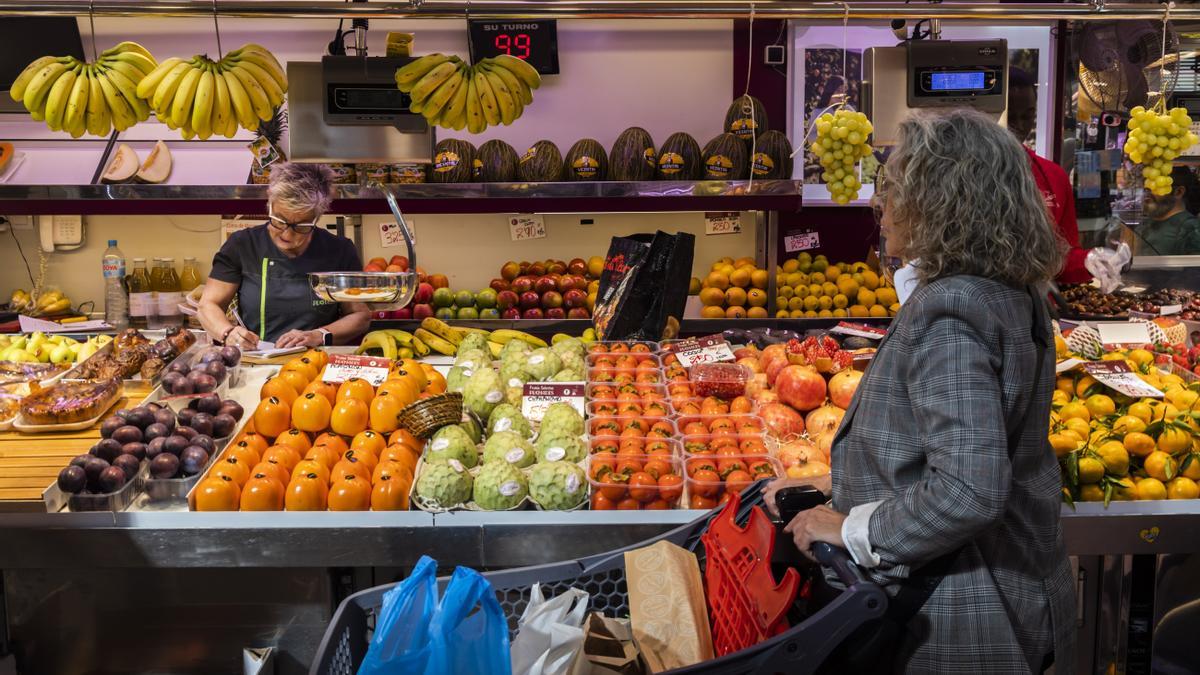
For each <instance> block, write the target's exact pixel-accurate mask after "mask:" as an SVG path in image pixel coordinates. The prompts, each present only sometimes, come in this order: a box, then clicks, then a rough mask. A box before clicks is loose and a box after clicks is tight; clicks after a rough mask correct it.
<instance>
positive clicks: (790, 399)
mask: <svg viewBox="0 0 1200 675" xmlns="http://www.w3.org/2000/svg"><path fill="white" fill-rule="evenodd" d="M767 377H770V372H769V371H768V373H767ZM774 386H775V391H776V392H777V393H778V394H779V400H780V401H782V402H784V403H786V404H787V405H790V406H792V407H793V408H795V409H796V410H799V411H800V412H808V411H809V410H813V409H814V408H816V407H817V406H819V405H821V404H822V403H824V402H825V393H826V386H825V378H824V377H821V374H820V373H818V372H817V369H816V368H812V367H810V366H794V365H793V366H788V367H786V368H784V369H783V370H780V371H779V374H778V375H776V377H775V385H774Z"/></svg>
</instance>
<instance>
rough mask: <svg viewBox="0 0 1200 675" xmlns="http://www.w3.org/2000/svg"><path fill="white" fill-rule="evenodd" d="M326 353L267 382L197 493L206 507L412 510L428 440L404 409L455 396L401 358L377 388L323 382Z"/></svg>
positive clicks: (200, 506) (199, 506) (295, 362)
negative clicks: (402, 415)
mask: <svg viewBox="0 0 1200 675" xmlns="http://www.w3.org/2000/svg"><path fill="white" fill-rule="evenodd" d="M325 365H326V356H325V354H324V353H323V352H320V351H317V350H314V351H311V352H308V353H306V354H304V355H303V356H300V357H297V358H296V359H292V360H291V361H289V362H287V363H286V364H284V366H283V368H282V369H281V370H280V372H279V374H278V375H276V376H275V377H273V378H271V379H269V380H267V382H266V383H265V384H264V385H263V388H262V391H261V392H260V395H261V397H262V400H261V401H260V402H259V405H258V407H257V408H256V409H255V411H254V415H253V417H252V419H251V421H250V422H249V423H248V424H247V426H246V430H245V431H243V433H242V434H241V435H240V436H239V437H238V438H237V439H236V440H235V441H234V442H233V443H232V444H231V445H230V446H229V448H228V449H226V451H225V452H224V453H223V454H222V456H221V459H220V460H219V461H218V462H217V463H216V464H215V465H214V466H213V468H212V469H211V470H210V471H209V472H208V474H207V475H206V476H205V479H204V480H203V481H202V482H201V483H200V485H198V486H197V487H196V490H195V493H194V495H195V500H194V504H193V506H194V508H195V509H196V510H198V511H237V510H241V511H280V510H283V509H286V510H288V511H324V510H326V509H328V510H330V511H366V510H368V509H371V510H375V511H389V510H405V509H407V508H408V493H409V489H410V487H411V486H412V481H413V472H414V471H415V469H416V464H417V460H418V458H419V457H420V456H421V450H422V448H423V447H424V443H423V442H422V441H421V440H420V439H418V438H416V437H415V436H413V435H412V434H411V433H410V432H409V431H408V430H407V429H404V428H403V427H401V426H400V424H399V421H398V420H397V415H398V414H399V412H400V411H401V410H402V409H403V408H404V407H405V406H407V405H408V404H410V403H412V402H413V401H416V400H417V399H419V398H423V397H427V396H432V395H434V394H438V393H442V392H443V391H445V386H446V385H445V380H444V379H442V376H441V375H440V374H438V373H436V372H435V371H433V369H432V368H430V367H422V364H419V363H417V362H415V361H411V360H407V361H406V360H401V361H397V362H396V364H395V365H394V366H393V367H392V369H391V372H390V373H389V375H388V378H387V379H386V380H384V382H383V383H382V384H380V386H379V387H378V389H376V388H375V387H374V386H372V385H371V384H370V383H369V382H367V381H366V380H362V379H359V378H352V379H349V380H347V381H345V382H342V383H340V384H335V383H328V382H323V381H322V380H321V379H320V377H319V374H320V373H321V372H322V370H323V369H324V367H325Z"/></svg>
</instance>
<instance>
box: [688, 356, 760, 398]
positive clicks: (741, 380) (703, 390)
mask: <svg viewBox="0 0 1200 675" xmlns="http://www.w3.org/2000/svg"><path fill="white" fill-rule="evenodd" d="M690 375H691V381H692V389H693V390H694V391H695V392H696V395H697V396H716V397H717V398H723V399H726V400H729V399H733V398H737V397H738V396H743V395H745V393H746V383H747V382H749V381H750V378H751V377H753V375H754V373H752V372H750V369H749V368H747V367H745V366H742V365H738V364H736V363H701V364H698V365H696V366H693V367H692V370H691V373H690Z"/></svg>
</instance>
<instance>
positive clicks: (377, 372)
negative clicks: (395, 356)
mask: <svg viewBox="0 0 1200 675" xmlns="http://www.w3.org/2000/svg"><path fill="white" fill-rule="evenodd" d="M391 367H392V362H391V361H390V360H388V359H384V358H379V357H377V356H354V355H352V354H330V355H329V365H328V366H325V374H324V376H323V377H322V378H321V379H322V380H323V381H325V382H345V381H346V380H349V379H350V378H352V377H358V378H362V379H364V380H366V381H367V382H370V383H371V386H372V387H378V386H379V385H381V384H383V381H384V380H386V379H387V375H388V369H390V368H391Z"/></svg>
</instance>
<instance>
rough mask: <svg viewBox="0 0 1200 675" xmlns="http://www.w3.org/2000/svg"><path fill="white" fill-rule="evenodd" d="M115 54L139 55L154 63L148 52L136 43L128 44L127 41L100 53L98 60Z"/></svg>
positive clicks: (151, 55) (152, 56)
mask: <svg viewBox="0 0 1200 675" xmlns="http://www.w3.org/2000/svg"><path fill="white" fill-rule="evenodd" d="M116 54H141V55H142V56H144V57H146V58H147V59H150V60H151V61H154V55H153V54H151V53H150V50H148V49H146V48H145V47H143V46H141V45H139V44H138V43H136V42H130V41H128V40H126V41H124V42H118V43H117V44H115V45H113V46H112V47H109V48H108V49H105V50H104V51H102V52H100V58H104V57H105V56H113V55H116Z"/></svg>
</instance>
